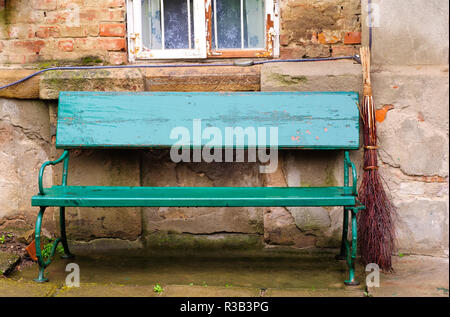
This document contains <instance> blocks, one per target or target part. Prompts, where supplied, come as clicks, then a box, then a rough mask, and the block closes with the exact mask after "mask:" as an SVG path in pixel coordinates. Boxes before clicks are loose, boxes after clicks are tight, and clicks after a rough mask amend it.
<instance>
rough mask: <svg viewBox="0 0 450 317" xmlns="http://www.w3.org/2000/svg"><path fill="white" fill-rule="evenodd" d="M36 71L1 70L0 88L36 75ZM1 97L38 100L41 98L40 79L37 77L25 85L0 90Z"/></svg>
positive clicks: (25, 82)
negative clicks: (33, 74)
mask: <svg viewBox="0 0 450 317" xmlns="http://www.w3.org/2000/svg"><path fill="white" fill-rule="evenodd" d="M34 72H35V71H34V70H27V69H1V70H0V86H3V85H7V84H10V83H12V82H15V81H17V80H19V79H22V78H24V77H26V76H29V75H31V74H32V73H34ZM0 97H3V98H17V99H38V98H39V77H38V76H35V77H33V78H31V79H28V80H27V81H24V82H23V83H20V84H17V85H14V86H11V87H9V88H6V89H2V90H0Z"/></svg>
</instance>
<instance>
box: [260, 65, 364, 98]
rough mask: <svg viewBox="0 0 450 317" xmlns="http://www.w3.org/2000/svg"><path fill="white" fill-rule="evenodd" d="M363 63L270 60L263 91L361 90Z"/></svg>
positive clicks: (264, 67)
mask: <svg viewBox="0 0 450 317" xmlns="http://www.w3.org/2000/svg"><path fill="white" fill-rule="evenodd" d="M361 89H362V73H361V65H359V64H355V63H354V62H353V61H348V60H342V61H325V62H302V63H295V62H292V63H269V64H264V65H263V67H262V69H261V91H361Z"/></svg>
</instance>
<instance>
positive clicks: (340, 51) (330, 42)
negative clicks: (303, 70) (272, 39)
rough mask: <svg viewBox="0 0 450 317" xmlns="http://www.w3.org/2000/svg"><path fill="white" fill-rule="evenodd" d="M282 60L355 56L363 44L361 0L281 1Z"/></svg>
mask: <svg viewBox="0 0 450 317" xmlns="http://www.w3.org/2000/svg"><path fill="white" fill-rule="evenodd" d="M280 10H281V21H280V22H281V28H280V55H281V58H306V57H329V56H345V55H353V54H355V53H356V52H357V51H358V44H360V43H361V21H360V20H361V1H360V0H281V2H280Z"/></svg>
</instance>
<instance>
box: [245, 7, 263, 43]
mask: <svg viewBox="0 0 450 317" xmlns="http://www.w3.org/2000/svg"><path fill="white" fill-rule="evenodd" d="M264 11H265V10H264V0H244V12H245V14H244V47H245V48H264V47H265V46H266V45H265V39H264V33H265V23H264Z"/></svg>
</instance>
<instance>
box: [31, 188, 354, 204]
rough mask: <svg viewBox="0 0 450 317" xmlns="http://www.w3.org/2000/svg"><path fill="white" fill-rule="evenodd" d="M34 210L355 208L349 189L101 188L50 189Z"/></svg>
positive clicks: (35, 201)
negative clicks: (265, 207) (51, 208)
mask: <svg viewBox="0 0 450 317" xmlns="http://www.w3.org/2000/svg"><path fill="white" fill-rule="evenodd" d="M45 193H46V194H45V195H36V196H34V197H32V199H31V204H32V205H33V206H67V207H135V206H140V207H155V206H156V207H246V206H252V207H258V206H354V205H355V196H352V194H351V193H352V189H351V187H303V188H302V187H106V186H105V187H100V186H53V187H51V188H46V189H45Z"/></svg>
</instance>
